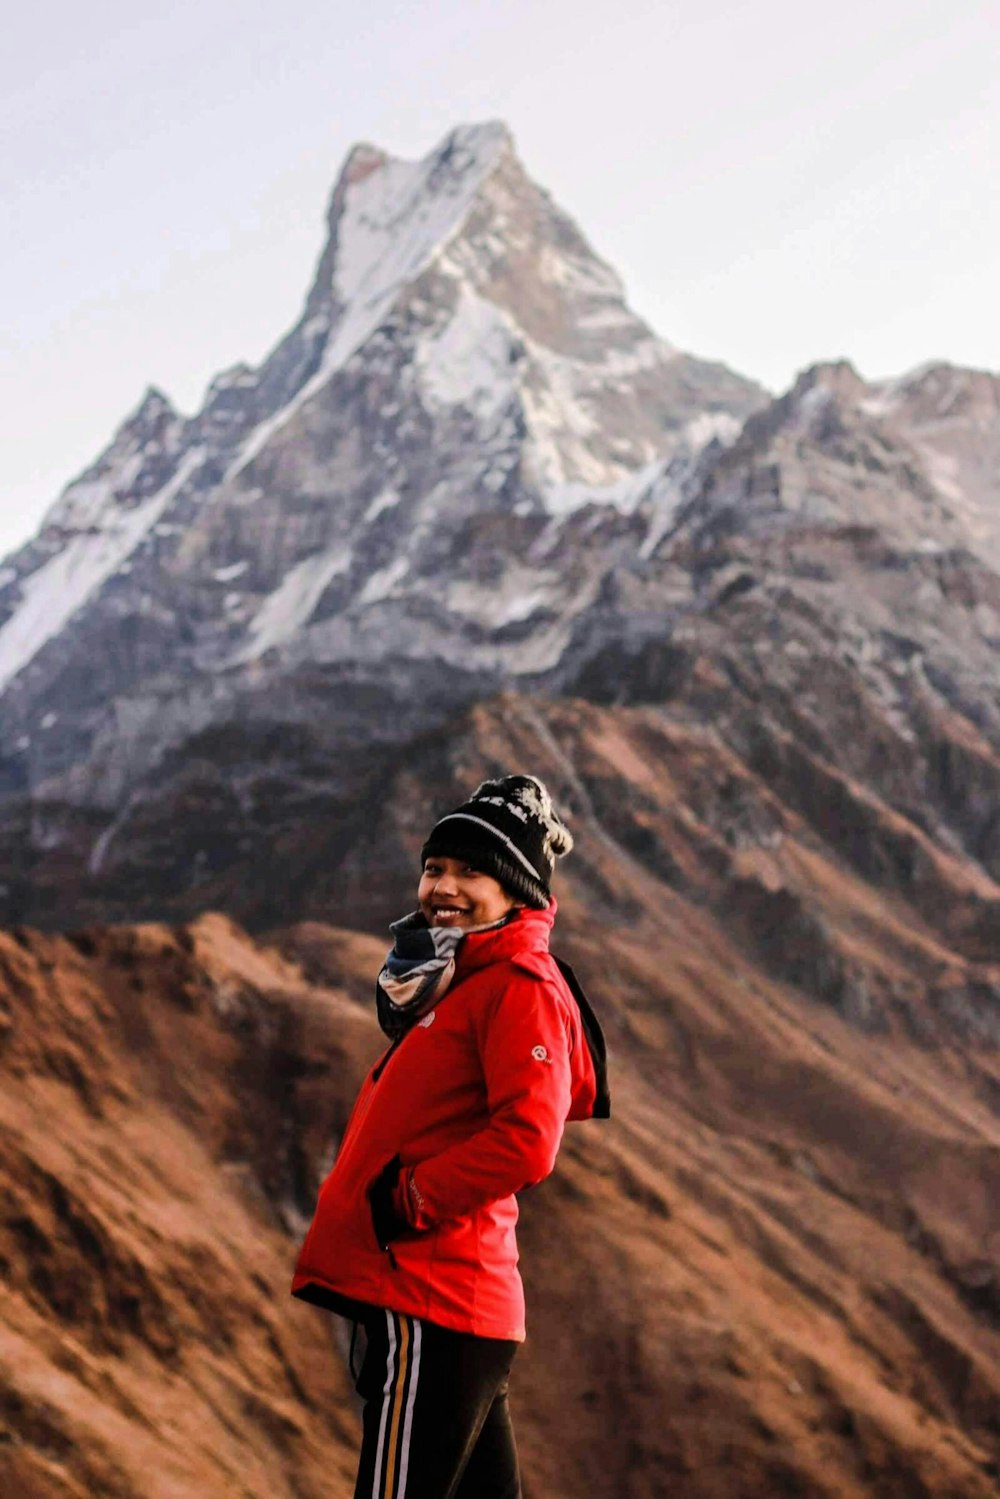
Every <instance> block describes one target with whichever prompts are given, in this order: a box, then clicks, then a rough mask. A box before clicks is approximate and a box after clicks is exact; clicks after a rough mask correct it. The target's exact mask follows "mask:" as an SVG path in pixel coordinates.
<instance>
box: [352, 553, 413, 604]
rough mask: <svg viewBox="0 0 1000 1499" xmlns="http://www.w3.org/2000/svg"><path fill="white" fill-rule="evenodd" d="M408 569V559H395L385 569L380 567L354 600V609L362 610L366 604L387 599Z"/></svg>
mask: <svg viewBox="0 0 1000 1499" xmlns="http://www.w3.org/2000/svg"><path fill="white" fill-rule="evenodd" d="M409 568H410V563H409V559H408V558H406V557H396V558H394V559H393V561H392V562H390V563H389V565H388V566H387V567H380V568H379V569H378V571H377V572H373V573H372V575H371V577H370V578H369V579H368V582H367V583H366V584H365V586H364V587H363V588H362V590H361V592H360V593H359V594H358V596H357V598H356V599H355V600H354V605H355V607H360V608H364V607H366V606H367V605H368V604H376V603H378V602H379V601H380V600H381V599H385V598H388V597H389V595H390V594H391V593H392V591H393V589H394V588H395V587H396V584H397V583H399V582H401V581H402V579H403V578H404V577H405V576H406V574H407V572H409Z"/></svg>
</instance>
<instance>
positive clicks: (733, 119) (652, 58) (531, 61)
mask: <svg viewBox="0 0 1000 1499" xmlns="http://www.w3.org/2000/svg"><path fill="white" fill-rule="evenodd" d="M998 34H1000V25H998V11H997V7H996V3H995V0H983V3H980V0H928V3H922V0H840V3H839V4H835V5H823V6H809V5H803V4H802V0H734V3H722V0H502V3H494V4H487V3H484V0H437V3H429V0H423V3H422V0H409V3H392V0H365V3H364V4H360V5H359V4H358V0H349V3H342V0H282V3H281V4H280V5H276V4H274V0H173V3H172V4H171V5H170V6H169V7H167V6H163V7H144V6H142V5H137V4H136V3H135V0H91V3H90V4H87V5H80V4H79V3H69V0H35V3H33V4H29V5H23V6H19V7H18V8H17V9H16V11H14V12H12V13H11V15H10V16H9V17H8V20H7V22H6V25H5V34H4V48H3V55H2V58H0V85H2V87H0V101H2V102H0V122H2V130H3V142H2V145H3V149H2V151H0V174H2V180H3V205H4V221H5V223H6V225H7V229H6V231H5V234H4V252H3V253H4V264H3V266H2V280H0V286H2V288H3V296H4V301H5V306H4V309H3V318H2V344H0V423H2V427H0V439H2V447H0V453H2V489H0V555H3V554H4V553H5V552H6V551H8V550H9V549H11V548H12V547H13V546H15V545H16V544H18V543H19V542H20V541H22V540H23V539H24V538H25V537H26V536H28V535H29V534H30V533H31V532H32V531H33V530H34V529H35V528H36V526H37V524H38V521H39V518H40V516H41V513H42V511H43V510H44V509H45V508H46V506H47V505H48V504H49V503H50V502H51V501H52V500H53V499H54V498H55V496H56V494H57V493H58V491H59V490H60V489H61V488H62V486H63V485H64V484H65V483H66V482H67V481H68V480H69V479H70V478H71V477H72V476H73V475H74V474H75V473H76V472H78V471H79V470H80V469H81V468H82V467H84V466H85V465H86V464H87V463H88V462H90V461H91V460H92V459H93V458H94V457H95V456H96V455H97V453H98V452H99V451H100V450H101V448H103V447H104V446H105V444H106V443H107V441H108V439H109V438H110V436H111V434H112V432H113V430H114V428H115V427H116V426H117V425H118V424H119V423H120V421H121V420H122V419H123V417H124V416H125V415H126V414H127V412H128V411H129V410H130V409H131V408H132V407H134V406H135V405H136V404H137V402H138V400H139V399H140V398H141V395H142V392H143V390H144V389H145V387H146V386H147V385H149V384H155V385H158V386H160V387H161V388H162V389H163V390H165V391H166V393H167V394H168V395H169V396H170V397H171V399H172V400H173V401H174V402H175V404H177V405H178V406H180V407H181V409H182V410H184V411H187V412H190V411H192V410H193V409H194V408H195V407H196V406H197V405H198V404H199V403H200V401H201V398H202V396H203V393H204V390H205V386H206V385H207V383H208V381H209V380H210V378H211V377H212V375H213V374H214V373H216V372H217V371H218V370H219V369H222V368H225V367H226V366H228V365H231V364H234V363H235V362H236V361H237V360H241V359H245V360H248V361H250V362H257V361H259V360H260V359H261V358H262V356H263V355H264V354H265V353H266V352H267V350H268V349H269V348H270V346H271V345H272V344H274V343H275V342H276V341H277V339H278V337H279V336H280V335H281V333H282V332H283V331H284V330H285V329H286V328H287V327H288V326H289V325H290V324H291V323H292V322H293V321H294V319H295V317H296V315H297V313H298V311H299V307H300V304H301V302H302V299H303V297H304V295H305V292H306V289H307V286H308V283H309V281H310V278H311V275H312V271H313V267H314V264H315V261H316V258H317V256H318V255H319V251H320V248H321V244H322V235H323V218H324V212H325V208H326V202H327V198H328V196H329V191H330V188H331V186H332V184H333V181H334V178H335V176H336V174H337V171H338V169H339V166H340V164H341V162H342V160H343V158H344V156H345V155H346V153H347V151H348V150H349V148H350V146H351V145H352V144H353V143H354V142H356V141H358V140H363V139H366V140H372V141H375V142H376V143H378V144H379V145H382V146H384V147H386V148H387V149H389V150H390V151H392V152H395V153H396V154H399V155H404V156H419V155H422V154H423V153H424V152H425V151H427V150H429V149H430V148H431V147H432V146H433V145H434V144H435V143H436V142H437V141H438V140H439V139H440V137H441V136H443V135H444V134H445V133H446V132H447V131H448V130H449V129H450V128H451V127H452V126H453V125H455V124H457V123H459V122H462V121H472V120H482V119H491V118H499V119H503V120H505V121H506V122H507V123H508V125H510V127H511V129H512V130H513V132H514V136H515V138H516V141H517V144H518V148H519V151H520V154H521V157H522V160H523V161H524V163H525V165H526V166H527V168H528V170H529V172H530V173H531V174H532V176H534V177H535V179H536V180H537V181H539V182H541V183H542V184H543V185H544V186H545V187H547V188H548V189H549V190H550V191H551V192H552V193H553V195H554V196H555V197H556V198H557V199H558V201H559V202H560V203H561V204H562V206H563V207H564V208H566V209H568V210H569V212H570V213H572V214H573V215H574V217H575V218H576V219H577V220H578V222H579V223H580V225H581V226H582V228H583V229H584V231H585V233H586V234H587V235H588V237H589V238H590V240H591V242H592V243H593V244H594V246H595V247H596V249H597V250H598V251H599V252H600V253H601V254H603V255H604V256H605V258H607V259H608V260H610V261H611V262H612V263H613V264H614V265H615V267H616V268H617V269H618V271H619V272H620V273H621V274H622V276H623V277H624V279H625V283H626V286H627V288H628V292H629V297H630V300H631V302H632V305H633V306H634V307H635V308H636V310H637V311H639V312H640V313H642V314H643V315H644V316H645V317H646V318H647V319H648V320H649V321H650V322H651V323H652V324H653V326H654V327H655V328H656V330H657V331H658V332H660V333H661V334H663V335H664V336H665V337H667V338H668V339H670V340H671V341H672V342H673V343H675V344H678V345H679V346H680V347H682V348H684V349H688V350H690V351H692V352H693V353H697V354H699V355H702V356H705V357H714V358H719V359H723V360H725V361H726V362H727V363H728V364H730V365H731V366H733V367H734V368H736V369H738V370H740V371H742V372H743V373H744V374H747V375H752V376H755V377H756V378H757V379H759V380H761V381H763V382H764V383H765V384H766V385H768V386H769V387H771V388H772V389H774V390H778V389H781V388H783V387H785V386H786V385H787V384H788V383H789V382H790V381H791V379H792V378H793V376H794V374H795V372H796V370H798V369H801V368H802V367H804V366H806V365H808V364H811V363H813V362H815V361H816V360H818V359H826V358H831V357H836V356H846V357H847V358H850V359H852V360H853V361H854V362H855V364H856V365H857V366H858V367H859V369H860V370H861V372H862V374H863V375H865V376H867V377H869V378H876V377H880V376H884V375H888V374H897V373H900V372H902V371H903V370H905V369H908V368H910V367H912V366H914V365H916V364H919V363H922V362H924V361H926V360H929V359H947V360H951V361H953V362H955V363H960V364H971V365H975V366H979V367H986V368H992V369H997V368H998V367H1000V316H998V300H1000V299H998V295H997V247H998V245H1000V193H998V192H997V190H996V175H997V173H996V165H997V159H998V155H1000V153H998V151H997V125H998V119H1000V107H998V78H1000V66H998V63H1000V58H998V47H997V36H998Z"/></svg>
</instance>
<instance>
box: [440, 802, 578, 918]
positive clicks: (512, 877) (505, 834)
mask: <svg viewBox="0 0 1000 1499" xmlns="http://www.w3.org/2000/svg"><path fill="white" fill-rule="evenodd" d="M572 847H573V835H572V834H571V833H570V831H569V828H567V827H566V825H565V824H564V823H563V821H562V820H561V818H560V817H559V814H558V813H557V812H556V810H555V808H554V807H553V805H552V798H551V796H550V795H549V793H548V791H547V790H546V788H545V786H544V785H543V784H542V782H541V781H539V780H536V778H535V777H534V776H501V777H500V779H499V780H496V781H484V782H483V784H482V785H481V786H480V787H479V788H478V789H477V790H476V791H474V792H473V793H472V796H471V798H470V799H469V801H467V802H464V803H463V804H462V806H461V807H456V808H455V811H454V812H449V813H448V814H447V816H445V817H442V818H441V820H440V822H438V823H435V825H434V828H433V829H432V831H431V835H430V837H429V838H428V840H427V842H426V843H425V844H424V846H423V848H422V849H421V851H420V860H421V864H424V863H426V861H427V860H428V859H430V858H433V857H434V856H435V855H437V857H438V858H439V859H464V860H466V861H467V862H468V863H469V864H472V865H473V866H474V867H475V868H476V869H480V870H482V872H483V873H484V874H491V875H492V876H493V878H494V879H495V880H497V881H498V882H499V883H500V884H501V885H502V886H503V887H504V889H505V890H506V891H507V892H508V894H509V895H513V896H514V897H515V899H516V900H522V901H524V902H525V904H526V905H529V906H535V907H536V908H537V909H539V910H544V909H545V907H546V906H547V905H548V903H549V896H550V891H549V883H550V881H551V879H552V871H553V869H554V868H555V862H556V860H557V859H561V858H562V856H563V855H564V854H568V853H569V851H570V849H571V848H572Z"/></svg>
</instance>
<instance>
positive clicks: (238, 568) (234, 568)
mask: <svg viewBox="0 0 1000 1499" xmlns="http://www.w3.org/2000/svg"><path fill="white" fill-rule="evenodd" d="M249 566H250V564H249V562H248V561H247V560H246V558H244V560H243V561H242V562H233V563H231V564H230V565H229V566H228V567H217V568H216V569H215V571H214V572H213V573H212V577H213V578H214V579H215V581H216V582H217V583H232V582H234V581H235V580H236V579H237V578H241V577H242V576H243V574H244V573H245V572H246V570H247V568H248V567H249Z"/></svg>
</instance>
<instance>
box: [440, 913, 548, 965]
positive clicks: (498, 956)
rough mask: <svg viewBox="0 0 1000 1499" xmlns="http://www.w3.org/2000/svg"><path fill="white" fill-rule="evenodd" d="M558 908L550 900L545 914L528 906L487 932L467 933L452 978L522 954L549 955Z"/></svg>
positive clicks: (460, 947) (460, 946) (460, 945)
mask: <svg viewBox="0 0 1000 1499" xmlns="http://www.w3.org/2000/svg"><path fill="white" fill-rule="evenodd" d="M557 909H558V907H557V905H556V902H555V899H554V897H553V898H550V900H549V904H548V906H547V908H546V909H545V910H544V911H536V910H534V909H533V908H532V907H531V906H522V907H521V909H520V910H519V911H518V912H517V913H516V914H515V915H514V916H513V917H512V918H511V920H510V921H507V922H505V923H504V925H503V926H500V927H496V928H495V929H494V930H493V931H488V932H470V933H469V934H468V936H467V937H463V939H462V941H461V943H460V944H459V949H458V954H457V957H456V960H455V977H456V979H457V978H461V977H462V976H463V975H464V974H466V973H473V972H475V970H476V969H477V968H485V967H486V966H487V964H489V963H502V962H504V961H505V960H506V959H508V958H513V957H515V956H517V955H518V954H520V953H525V952H548V950H549V934H550V932H551V931H552V923H553V922H554V921H555V919H556V911H557Z"/></svg>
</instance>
